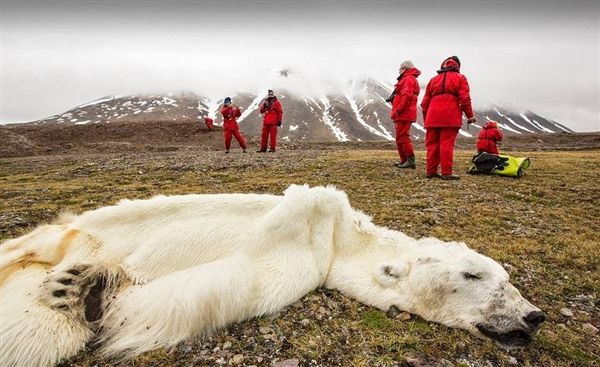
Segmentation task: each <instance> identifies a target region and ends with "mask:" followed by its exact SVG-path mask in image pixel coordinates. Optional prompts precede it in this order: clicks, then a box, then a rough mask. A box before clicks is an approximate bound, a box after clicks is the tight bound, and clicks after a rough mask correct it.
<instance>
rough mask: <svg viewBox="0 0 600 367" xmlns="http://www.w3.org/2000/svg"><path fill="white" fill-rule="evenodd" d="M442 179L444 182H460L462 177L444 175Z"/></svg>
mask: <svg viewBox="0 0 600 367" xmlns="http://www.w3.org/2000/svg"><path fill="white" fill-rule="evenodd" d="M441 179H442V180H460V177H458V176H457V175H442V176H441Z"/></svg>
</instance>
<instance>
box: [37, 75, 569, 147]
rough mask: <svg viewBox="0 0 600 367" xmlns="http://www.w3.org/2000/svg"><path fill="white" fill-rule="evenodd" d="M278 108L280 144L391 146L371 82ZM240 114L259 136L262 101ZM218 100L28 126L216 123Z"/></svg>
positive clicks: (110, 107)
mask: <svg viewBox="0 0 600 367" xmlns="http://www.w3.org/2000/svg"><path fill="white" fill-rule="evenodd" d="M277 95H278V97H279V99H280V100H281V102H282V104H283V108H284V121H283V122H284V125H283V127H282V129H281V130H280V137H281V139H282V140H283V141H287V142H294V141H376V140H388V141H389V140H393V139H394V126H393V123H392V122H391V121H390V119H389V112H390V104H389V103H387V102H385V99H386V98H387V97H388V96H389V95H390V88H389V87H387V86H386V85H384V84H382V83H379V82H377V81H375V80H372V79H369V80H365V81H357V80H354V81H352V82H351V83H349V84H348V87H347V88H345V89H344V90H338V91H336V92H334V93H329V94H326V95H322V96H308V95H296V94H291V93H288V92H286V91H282V90H280V91H277ZM231 96H232V97H233V100H234V103H235V104H236V105H239V106H240V107H242V109H243V114H242V116H241V118H240V119H239V122H240V127H241V129H242V131H243V132H244V133H245V134H247V135H249V136H256V135H257V134H258V133H259V131H260V121H261V117H260V115H259V112H258V108H259V105H260V102H261V101H262V99H263V98H264V96H263V95H258V94H253V93H238V94H231ZM221 103H222V99H216V100H215V99H210V98H208V97H203V96H199V95H197V94H194V93H191V92H180V93H174V94H168V95H135V96H110V97H105V98H101V99H98V100H96V101H92V102H90V103H86V104H84V105H81V106H77V107H75V108H72V109H70V110H69V111H67V112H64V113H61V114H58V115H54V116H50V117H48V118H45V119H42V120H38V121H33V122H30V123H29V124H34V125H39V124H69V125H87V124H108V123H117V122H128V123H129V122H157V121H160V122H176V123H180V122H201V121H202V120H203V118H204V117H205V116H210V117H213V118H215V121H216V124H217V125H219V124H221V123H222V120H221V117H220V114H219V113H218V109H219V108H220V106H221ZM476 116H477V118H478V123H477V124H474V125H471V126H469V127H467V126H466V124H465V125H463V128H462V129H461V131H460V134H461V135H462V136H465V137H471V136H477V134H478V132H479V129H480V127H481V126H482V123H483V122H485V120H487V119H492V120H495V121H498V122H499V123H500V125H501V127H502V129H503V130H504V132H505V134H507V135H511V134H514V135H522V134H529V133H558V132H572V130H571V129H569V128H567V127H566V126H564V125H562V124H560V123H558V122H556V121H553V120H550V119H547V118H544V117H542V116H539V115H537V114H535V113H533V112H525V113H518V112H514V111H509V110H507V109H505V108H503V107H501V106H498V105H496V106H493V107H491V108H489V109H482V110H478V111H476ZM411 133H412V135H413V136H414V138H416V139H422V138H423V137H424V134H425V130H424V128H423V121H422V119H421V116H420V114H419V120H418V121H417V123H415V124H414V125H413V127H412V131H411Z"/></svg>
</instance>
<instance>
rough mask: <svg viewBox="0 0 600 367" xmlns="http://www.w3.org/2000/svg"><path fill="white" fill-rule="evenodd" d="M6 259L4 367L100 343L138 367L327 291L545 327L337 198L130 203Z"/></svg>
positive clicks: (424, 312) (16, 242)
mask: <svg viewBox="0 0 600 367" xmlns="http://www.w3.org/2000/svg"><path fill="white" fill-rule="evenodd" d="M0 249H1V254H2V257H1V263H0V282H1V288H0V290H1V301H0V302H1V303H0V306H1V311H0V312H1V317H0V338H1V340H2V344H1V346H0V362H1V365H2V366H4V367H9V366H53V365H55V364H57V363H59V362H60V361H63V360H65V359H67V358H69V357H71V356H73V355H75V354H76V353H77V352H78V351H80V350H81V349H82V348H84V346H85V344H86V342H88V341H90V340H92V338H93V337H94V338H95V339H94V340H99V341H100V345H102V348H103V352H104V353H105V354H106V355H119V356H125V357H131V356H133V355H136V354H138V353H141V352H144V351H148V350H151V349H154V348H157V347H160V346H170V345H175V344H177V343H179V342H181V341H182V340H185V339H187V338H189V337H191V336H193V335H198V334H200V335H201V334H205V333H208V332H210V331H212V330H215V329H217V328H221V327H224V326H226V325H228V324H231V323H234V322H238V321H241V320H244V319H248V318H251V317H255V316H259V315H264V314H270V313H274V312H276V311H278V310H280V309H281V308H283V307H285V306H286V305H289V304H291V303H293V302H295V301H297V300H298V299H300V298H301V297H303V296H304V295H305V294H307V293H308V292H310V291H312V290H314V289H315V288H317V287H321V286H325V287H327V288H332V289H338V290H339V291H341V292H342V293H344V294H346V295H347V296H349V297H352V298H355V299H357V300H359V301H361V302H363V303H366V304H369V305H373V306H375V307H377V308H379V309H381V310H386V311H387V310H389V309H390V308H392V309H394V308H398V309H401V310H405V311H408V312H411V313H414V314H417V315H420V316H422V317H423V318H425V319H427V320H430V321H435V322H439V323H442V324H444V325H448V326H451V327H458V328H462V329H466V330H469V331H471V332H473V333H476V334H479V335H485V336H487V337H490V338H492V339H495V340H496V341H498V342H500V343H503V344H506V345H523V344H525V343H527V342H528V341H530V339H531V337H532V335H533V334H535V332H536V331H537V329H538V327H539V325H540V323H541V322H543V321H544V315H543V313H542V312H541V311H540V310H539V309H538V308H536V307H534V306H532V305H531V304H530V303H529V302H528V301H526V300H525V299H524V298H523V297H521V295H520V294H519V291H517V289H515V287H513V286H512V285H511V284H510V283H509V281H508V275H507V273H506V272H505V271H504V269H503V268H502V267H501V266H500V265H499V264H498V263H496V262H494V261H493V260H491V259H490V258H488V257H485V256H483V255H480V254H478V253H476V252H474V251H472V250H470V249H468V248H467V246H466V245H464V244H462V243H447V242H442V241H439V240H437V239H434V238H426V239H421V240H415V239H413V238H410V237H408V236H406V235H404V234H403V233H401V232H398V231H393V230H389V229H386V228H383V227H378V226H375V225H374V224H373V223H372V222H371V220H370V218H369V217H367V216H366V215H364V214H362V213H361V212H358V211H356V210H354V209H352V208H351V206H350V203H349V202H348V198H347V196H346V194H345V193H344V192H341V191H338V190H336V189H334V188H331V187H328V188H324V187H315V188H309V187H308V186H295V185H292V186H290V187H289V188H288V189H287V190H286V191H285V193H284V195H283V196H274V195H256V194H224V195H184V196H158V197H154V198H152V199H149V200H138V201H128V200H124V201H121V202H120V203H119V204H118V205H115V206H110V207H104V208H100V209H97V210H94V211H89V212H86V213H83V214H81V215H79V216H75V217H72V218H64V219H63V220H62V222H61V223H58V224H54V225H45V226H41V227H39V228H37V229H36V230H34V231H33V232H31V233H30V234H27V235H25V236H23V237H20V238H17V239H13V240H9V241H6V242H5V243H3V244H2V245H1V247H0Z"/></svg>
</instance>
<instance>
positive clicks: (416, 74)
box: [397, 68, 421, 80]
mask: <svg viewBox="0 0 600 367" xmlns="http://www.w3.org/2000/svg"><path fill="white" fill-rule="evenodd" d="M408 75H412V76H414V77H415V78H418V77H419V75H421V71H420V70H419V69H417V68H410V69H408V70H406V71H405V72H403V73H402V75H400V76H399V77H398V79H397V80H400V79H402V78H404V77H405V76H408Z"/></svg>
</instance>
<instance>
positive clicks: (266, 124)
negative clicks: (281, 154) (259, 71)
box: [257, 89, 283, 153]
mask: <svg viewBox="0 0 600 367" xmlns="http://www.w3.org/2000/svg"><path fill="white" fill-rule="evenodd" d="M260 113H261V114H262V115H263V125H262V134H261V136H260V149H259V150H257V152H258V153H265V152H266V151H267V142H268V139H269V138H270V139H271V144H269V153H274V152H275V148H276V145H277V127H281V119H282V118H283V108H282V107H281V103H279V100H278V99H277V97H275V93H273V91H272V90H271V89H269V90H268V93H267V98H265V99H264V100H263V101H262V103H261V104H260Z"/></svg>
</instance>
